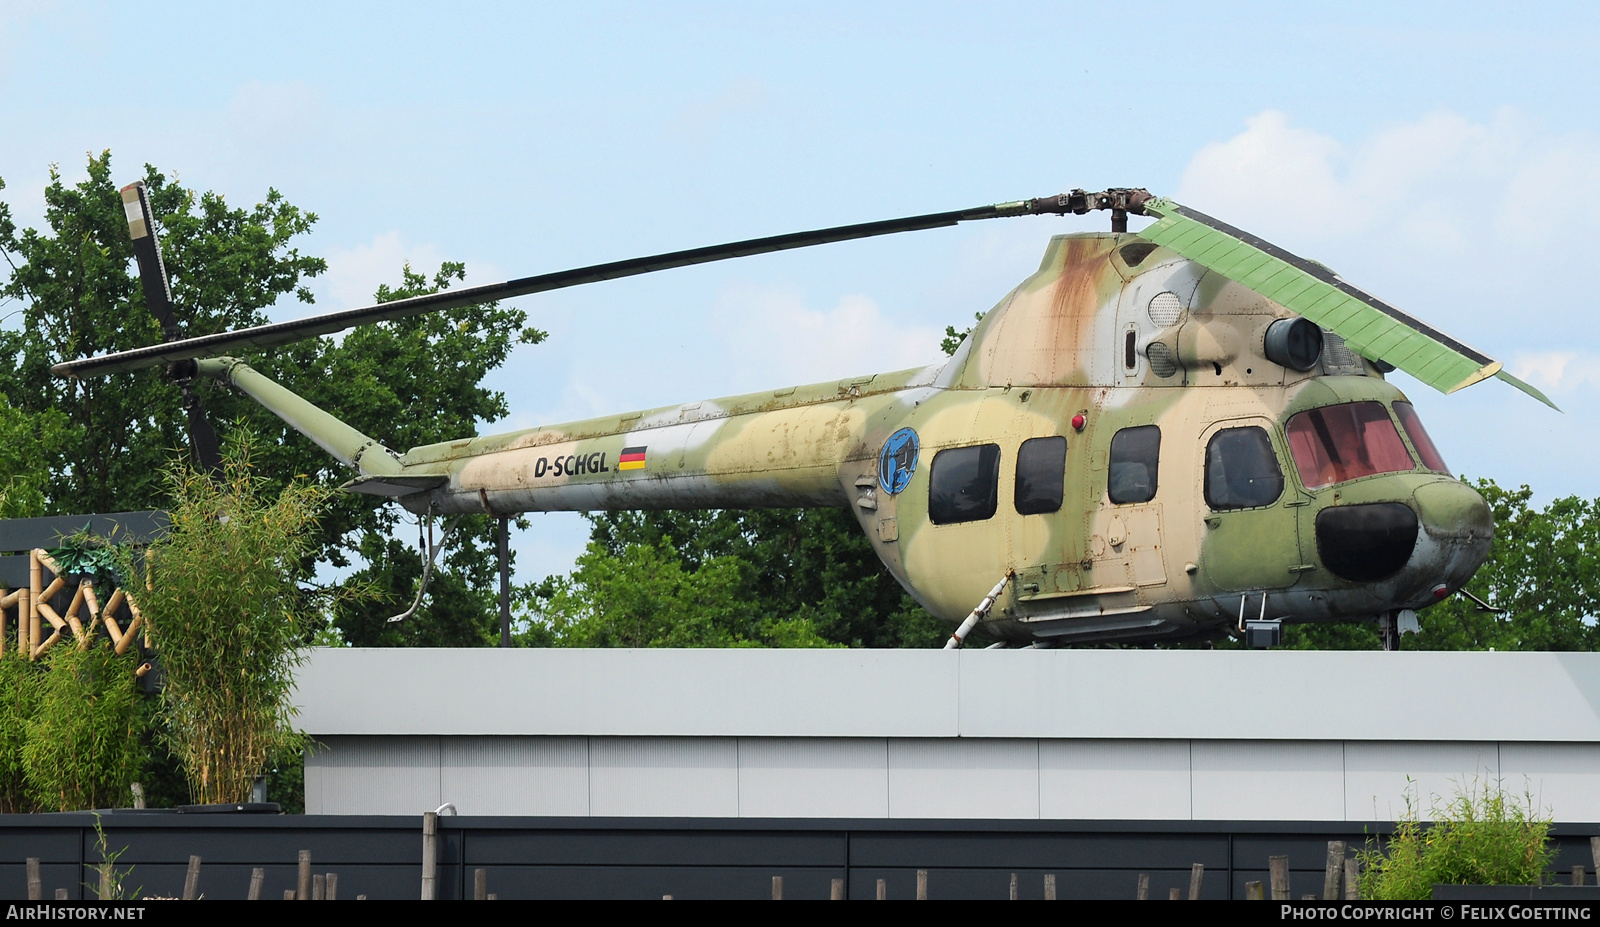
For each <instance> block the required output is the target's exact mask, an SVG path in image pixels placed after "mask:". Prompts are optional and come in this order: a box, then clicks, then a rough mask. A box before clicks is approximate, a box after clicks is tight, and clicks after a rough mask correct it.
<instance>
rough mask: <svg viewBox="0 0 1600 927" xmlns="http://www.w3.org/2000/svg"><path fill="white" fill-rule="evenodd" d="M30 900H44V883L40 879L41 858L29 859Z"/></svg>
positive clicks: (32, 857) (31, 857) (33, 857)
mask: <svg viewBox="0 0 1600 927" xmlns="http://www.w3.org/2000/svg"><path fill="white" fill-rule="evenodd" d="M28 900H29V901H43V900H44V881H43V880H42V879H40V878H39V857H37V856H30V857H28Z"/></svg>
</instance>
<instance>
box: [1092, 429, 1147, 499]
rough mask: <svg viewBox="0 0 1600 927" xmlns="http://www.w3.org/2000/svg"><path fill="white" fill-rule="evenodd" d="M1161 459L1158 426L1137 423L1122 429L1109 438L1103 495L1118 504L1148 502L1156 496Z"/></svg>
mask: <svg viewBox="0 0 1600 927" xmlns="http://www.w3.org/2000/svg"><path fill="white" fill-rule="evenodd" d="M1160 462H1161V429H1160V428H1158V427H1156V426H1155V425H1139V426H1136V427H1134V428H1124V429H1122V430H1121V431H1119V432H1117V433H1116V434H1115V435H1113V436H1112V438H1111V460H1110V474H1109V476H1108V481H1107V486H1106V494H1107V495H1108V496H1110V497H1111V501H1112V502H1113V503H1115V504H1117V505H1127V504H1129V503H1133V502H1149V501H1150V500H1151V499H1154V498H1155V497H1156V472H1157V469H1158V466H1157V465H1158V464H1159V463H1160Z"/></svg>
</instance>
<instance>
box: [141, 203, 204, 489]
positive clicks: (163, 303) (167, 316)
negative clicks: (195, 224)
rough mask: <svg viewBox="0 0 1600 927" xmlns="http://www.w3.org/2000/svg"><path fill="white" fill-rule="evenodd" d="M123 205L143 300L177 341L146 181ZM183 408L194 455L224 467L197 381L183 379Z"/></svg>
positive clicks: (163, 330) (175, 316)
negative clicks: (137, 263)
mask: <svg viewBox="0 0 1600 927" xmlns="http://www.w3.org/2000/svg"><path fill="white" fill-rule="evenodd" d="M122 209H123V212H125V213H126V214H127V216H128V233H129V234H130V235H131V236H132V237H133V256H134V257H135V258H136V259H137V260H138V262H139V286H140V289H142V290H143V291H144V304H145V306H146V307H147V308H149V310H150V313H151V314H152V315H154V316H155V317H156V321H157V322H160V323H161V335H162V339H161V340H162V341H164V342H170V341H177V340H178V338H179V335H180V334H181V332H180V331H179V328H178V314H177V312H176V311H174V310H173V308H172V288H171V287H170V286H169V285H168V283H167V265H166V263H165V262H163V261H162V260H161V242H160V241H159V240H158V239H157V238H156V223H155V214H154V213H153V212H151V210H150V192H149V190H147V189H146V188H145V185H144V182H143V181H137V182H135V183H130V184H128V185H127V186H126V187H123V188H122ZM182 389H183V408H184V411H185V412H186V413H187V414H188V417H189V443H190V444H192V445H193V446H194V455H195V459H196V460H198V461H199V463H200V466H202V467H204V468H205V469H206V470H208V471H210V472H212V473H216V472H219V471H220V470H221V469H222V448H221V442H220V441H219V440H218V439H217V432H216V429H214V428H212V427H211V422H210V421H208V420H207V419H206V412H205V407H204V406H202V405H201V404H200V397H199V395H198V394H197V393H196V392H195V388H194V384H193V383H192V382H190V381H188V380H185V381H184V382H183V386H182Z"/></svg>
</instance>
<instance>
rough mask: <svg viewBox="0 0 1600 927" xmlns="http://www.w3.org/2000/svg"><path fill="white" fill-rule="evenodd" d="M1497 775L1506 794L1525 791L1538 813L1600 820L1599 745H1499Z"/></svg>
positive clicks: (1570, 819) (1571, 819)
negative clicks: (1498, 768) (1498, 773)
mask: <svg viewBox="0 0 1600 927" xmlns="http://www.w3.org/2000/svg"><path fill="white" fill-rule="evenodd" d="M1563 707H1565V706H1563ZM1552 714H1554V712H1552ZM1500 778H1501V783H1500V784H1501V785H1502V786H1503V787H1504V788H1505V790H1506V791H1507V792H1509V793H1510V794H1512V795H1516V796H1521V795H1522V794H1523V793H1524V792H1526V793H1527V794H1528V795H1529V796H1530V797H1531V798H1532V800H1533V805H1534V807H1535V810H1536V811H1538V812H1539V813H1540V814H1547V815H1553V816H1554V817H1555V818H1556V819H1557V820H1561V821H1573V820H1579V821H1592V820H1600V744H1526V743H1524V744H1502V745H1501V746H1500Z"/></svg>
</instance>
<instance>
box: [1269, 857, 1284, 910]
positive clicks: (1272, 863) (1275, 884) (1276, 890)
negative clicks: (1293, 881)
mask: <svg viewBox="0 0 1600 927" xmlns="http://www.w3.org/2000/svg"><path fill="white" fill-rule="evenodd" d="M1267 872H1268V875H1269V876H1270V877H1271V879H1272V900H1273V901H1288V900H1289V857H1287V856H1269V857H1267Z"/></svg>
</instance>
